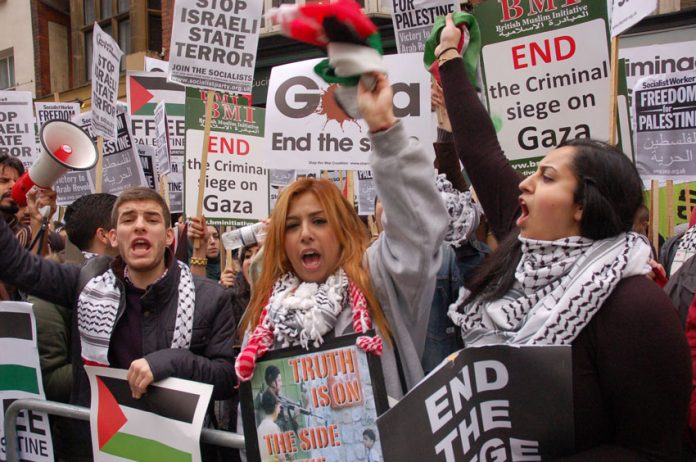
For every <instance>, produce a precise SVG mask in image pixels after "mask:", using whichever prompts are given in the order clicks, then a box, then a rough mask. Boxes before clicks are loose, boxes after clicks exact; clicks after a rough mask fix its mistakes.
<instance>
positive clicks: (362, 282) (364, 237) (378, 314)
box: [239, 178, 390, 341]
mask: <svg viewBox="0 0 696 462" xmlns="http://www.w3.org/2000/svg"><path fill="white" fill-rule="evenodd" d="M306 193H311V194H314V197H316V199H317V201H318V202H319V204H320V205H321V208H322V209H323V210H324V213H325V217H326V219H327V221H328V223H329V226H331V229H332V230H333V232H334V234H335V235H336V240H337V241H338V245H339V247H340V253H339V258H338V263H337V264H336V267H335V268H332V269H331V272H332V273H333V272H334V271H336V270H337V269H338V267H342V268H343V270H344V271H345V272H346V275H347V276H348V278H349V279H350V280H351V281H352V282H353V283H354V284H355V285H357V286H358V288H359V289H360V290H361V291H362V292H363V294H365V298H366V299H367V306H368V310H369V313H370V317H371V318H372V321H373V323H374V325H375V326H376V327H377V328H378V329H379V331H380V332H382V334H383V335H384V336H385V337H386V339H387V341H390V331H389V326H388V323H387V319H386V317H385V316H384V312H383V311H382V308H381V307H380V305H379V301H378V300H377V297H376V295H375V292H374V288H373V287H372V283H371V282H370V274H369V271H368V269H367V268H366V267H365V265H364V264H363V256H364V255H365V251H366V250H367V247H368V246H369V245H370V237H369V235H368V233H367V230H366V228H365V225H364V224H363V222H362V221H361V220H360V217H358V214H357V213H355V209H354V208H353V206H352V205H351V204H350V203H349V202H348V201H347V200H346V198H345V197H343V195H342V194H341V192H340V191H339V190H338V188H336V186H335V185H334V184H333V183H331V182H330V181H328V180H324V179H318V180H317V179H313V178H303V179H300V180H297V181H295V182H293V183H292V184H290V185H289V186H288V187H287V188H285V189H284V190H283V192H282V193H281V194H280V197H278V201H277V202H276V205H275V208H274V209H273V212H272V213H271V222H270V225H269V228H268V234H267V235H266V240H265V242H264V244H263V260H262V268H263V269H262V272H261V275H260V276H259V279H258V281H256V283H255V284H254V287H253V290H252V294H251V301H250V302H249V307H248V308H247V310H246V311H245V313H244V316H243V317H242V319H241V322H240V329H239V332H240V335H244V333H245V332H246V331H247V330H253V329H254V328H256V326H257V325H258V323H259V319H260V317H261V312H262V311H263V308H264V307H265V306H266V304H267V303H268V298H269V296H270V294H271V291H272V290H273V285H274V284H275V282H276V280H278V278H279V277H280V276H282V275H283V274H285V273H287V272H289V271H292V270H293V269H292V265H291V264H290V260H289V259H288V256H287V254H286V253H285V222H286V220H287V215H288V210H289V209H290V206H291V205H292V203H293V201H294V200H295V199H296V198H297V197H299V196H301V195H303V194H306ZM365 261H366V260H365Z"/></svg>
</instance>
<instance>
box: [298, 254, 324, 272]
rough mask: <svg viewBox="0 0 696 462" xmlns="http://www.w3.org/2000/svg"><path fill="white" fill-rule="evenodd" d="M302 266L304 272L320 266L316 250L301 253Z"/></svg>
mask: <svg viewBox="0 0 696 462" xmlns="http://www.w3.org/2000/svg"><path fill="white" fill-rule="evenodd" d="M301 258H302V266H304V268H305V269H306V270H314V269H317V268H319V265H320V264H321V255H320V254H319V253H318V252H317V251H316V250H307V251H304V252H302V256H301Z"/></svg>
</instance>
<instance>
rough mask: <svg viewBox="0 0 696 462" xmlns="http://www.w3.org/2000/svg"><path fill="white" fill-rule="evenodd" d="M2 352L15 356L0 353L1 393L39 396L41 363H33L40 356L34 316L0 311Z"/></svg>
mask: <svg viewBox="0 0 696 462" xmlns="http://www.w3.org/2000/svg"><path fill="white" fill-rule="evenodd" d="M0 351H4V352H5V353H9V351H12V352H13V353H14V354H12V355H11V356H12V357H7V356H6V354H5V353H0V391H20V392H26V393H31V394H34V395H39V394H40V388H39V382H40V379H39V374H38V371H37V366H38V364H37V363H38V361H30V359H32V353H33V356H34V357H35V356H36V355H37V354H38V352H37V351H36V345H35V344H34V327H33V325H32V318H31V313H20V312H16V311H0ZM27 360H29V361H27Z"/></svg>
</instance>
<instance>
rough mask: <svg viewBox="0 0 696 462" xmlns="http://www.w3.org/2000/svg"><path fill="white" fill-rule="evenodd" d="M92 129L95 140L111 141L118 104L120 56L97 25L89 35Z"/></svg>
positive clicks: (119, 51) (117, 49)
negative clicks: (90, 48)
mask: <svg viewBox="0 0 696 462" xmlns="http://www.w3.org/2000/svg"><path fill="white" fill-rule="evenodd" d="M92 34H93V36H92V50H93V51H92V119H93V122H92V125H93V127H94V128H93V131H94V134H95V136H103V137H105V138H106V139H114V138H116V136H117V131H118V128H117V127H116V125H117V122H116V117H117V108H116V106H117V104H116V102H117V101H118V79H119V77H118V74H119V72H120V71H121V67H120V66H121V57H122V56H123V52H122V51H121V49H120V48H119V47H118V44H117V43H116V41H115V40H114V39H113V38H112V37H111V36H110V35H109V34H107V33H105V32H104V31H103V30H102V29H101V27H99V24H98V23H96V22H95V23H94V30H93V32H92Z"/></svg>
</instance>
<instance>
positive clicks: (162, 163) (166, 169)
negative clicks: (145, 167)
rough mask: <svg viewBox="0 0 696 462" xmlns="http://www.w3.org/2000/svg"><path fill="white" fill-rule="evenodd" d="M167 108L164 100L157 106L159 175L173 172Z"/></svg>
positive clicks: (156, 130)
mask: <svg viewBox="0 0 696 462" xmlns="http://www.w3.org/2000/svg"><path fill="white" fill-rule="evenodd" d="M167 126H168V124H167V110H166V108H165V103H164V101H160V102H159V103H157V106H156V107H155V159H156V160H157V163H156V166H157V174H158V175H159V176H162V175H167V174H169V173H171V171H172V169H171V166H170V164H169V130H168V128H167Z"/></svg>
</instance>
